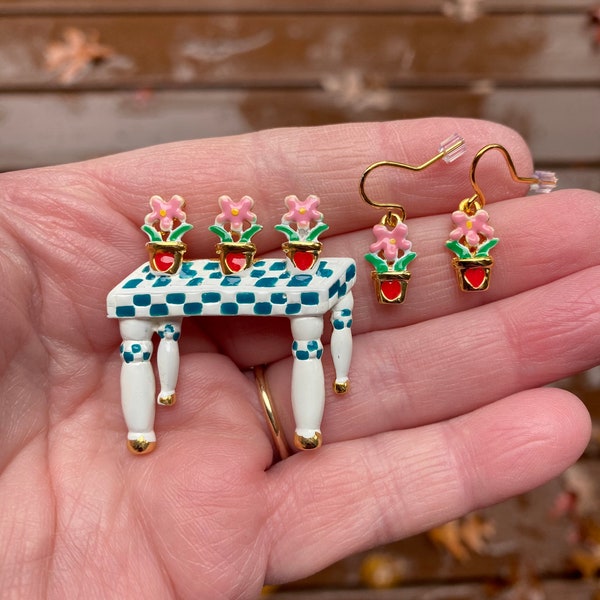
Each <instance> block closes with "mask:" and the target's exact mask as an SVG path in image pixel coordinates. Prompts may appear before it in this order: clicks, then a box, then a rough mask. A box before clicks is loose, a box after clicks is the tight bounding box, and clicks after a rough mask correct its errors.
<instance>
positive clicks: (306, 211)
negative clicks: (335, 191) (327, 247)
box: [275, 194, 329, 271]
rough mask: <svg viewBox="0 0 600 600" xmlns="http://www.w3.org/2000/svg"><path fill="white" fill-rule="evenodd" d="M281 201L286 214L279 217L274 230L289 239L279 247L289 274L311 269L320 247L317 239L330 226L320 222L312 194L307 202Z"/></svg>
mask: <svg viewBox="0 0 600 600" xmlns="http://www.w3.org/2000/svg"><path fill="white" fill-rule="evenodd" d="M284 202H285V205H286V206H287V208H288V212H286V213H285V214H284V215H283V217H282V218H281V224H280V225H275V229H277V231H281V232H282V233H284V234H285V235H286V236H287V238H288V240H287V242H284V243H283V244H282V246H281V248H282V249H283V251H284V252H285V255H286V256H287V258H288V261H289V263H288V266H289V268H290V270H292V271H309V270H311V269H314V268H315V267H316V266H317V263H318V261H319V256H320V254H321V249H322V248H323V244H322V243H321V242H319V240H318V237H319V235H320V234H321V233H323V232H324V231H327V229H329V225H327V224H326V223H324V222H323V214H322V213H320V212H319V211H318V210H317V207H318V206H319V202H320V200H319V198H318V196H315V195H313V194H311V195H310V196H307V198H306V200H299V199H298V196H287V197H286V198H285V200H284Z"/></svg>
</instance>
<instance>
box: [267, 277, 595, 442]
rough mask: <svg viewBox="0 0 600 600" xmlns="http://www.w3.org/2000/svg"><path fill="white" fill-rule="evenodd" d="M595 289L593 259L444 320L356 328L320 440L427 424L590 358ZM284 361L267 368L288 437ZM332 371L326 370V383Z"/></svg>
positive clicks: (584, 364) (585, 364)
mask: <svg viewBox="0 0 600 600" xmlns="http://www.w3.org/2000/svg"><path fill="white" fill-rule="evenodd" d="M599 289H600V267H594V268H592V269H589V270H586V271H583V272H581V273H577V274H574V275H570V276H569V277H567V278H564V279H560V280H558V281H556V282H553V283H551V284H548V285H546V286H542V287H539V288H536V289H534V290H531V291H529V292H526V293H523V294H520V295H519V296H515V297H512V298H509V299H506V300H503V301H500V302H496V303H493V304H490V305H486V306H482V307H479V308H474V309H470V310H467V311H464V312H462V313H458V314H455V315H451V316H448V317H444V318H443V319H435V320H432V321H429V322H426V323H421V324H415V325H411V326H408V327H405V328H402V329H398V330H390V331H380V332H373V333H370V334H364V335H362V336H359V337H358V338H357V339H356V340H355V343H354V353H353V354H354V358H353V365H352V369H351V372H350V377H351V389H350V391H349V392H348V393H347V394H346V395H344V396H335V395H334V394H332V393H330V395H329V396H328V398H327V401H326V405H325V414H324V419H323V424H322V431H323V435H324V439H325V441H326V442H333V441H338V440H347V439H355V438H357V437H363V436H367V435H372V434H375V433H379V432H383V431H389V430H391V429H399V428H407V427H413V426H417V425H422V424H425V423H433V422H436V421H439V420H441V419H445V418H449V417H452V416H456V415H460V414H462V413H465V412H467V411H470V410H473V409H474V408H476V407H480V406H483V405H484V404H487V403H489V402H492V401H494V400H496V399H498V398H501V397H503V396H506V395H508V394H512V393H515V392H517V391H519V390H522V389H526V388H530V387H534V386H539V385H545V384H548V383H551V382H553V381H557V380H558V379H561V378H563V377H567V376H569V375H572V374H574V373H577V372H580V371H582V370H584V369H587V368H590V367H592V366H594V365H595V364H597V363H598V359H599V358H600V357H599V354H598V348H597V341H596V340H597V331H598V328H599V327H600V311H599V310H598V307H599V304H600V293H599V292H598V290H599ZM290 363H291V359H288V361H286V362H283V361H282V362H281V363H278V364H276V365H273V366H271V367H270V368H269V369H268V371H267V377H268V379H269V384H270V387H271V390H272V394H273V398H274V401H275V402H276V404H277V408H278V411H279V414H280V417H281V419H282V422H283V423H284V428H285V430H286V432H287V435H288V437H289V436H293V430H294V423H293V421H294V420H293V416H292V414H291V400H290V370H291V364H290ZM333 377H334V375H333V372H332V370H331V369H330V368H327V369H326V381H333ZM290 439H291V438H290Z"/></svg>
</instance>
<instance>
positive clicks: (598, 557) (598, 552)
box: [569, 547, 600, 579]
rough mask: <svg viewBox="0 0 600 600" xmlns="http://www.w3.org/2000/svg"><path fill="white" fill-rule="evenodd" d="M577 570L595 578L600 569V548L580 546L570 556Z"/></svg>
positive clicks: (590, 577)
mask: <svg viewBox="0 0 600 600" xmlns="http://www.w3.org/2000/svg"><path fill="white" fill-rule="evenodd" d="M569 559H570V561H571V562H572V563H573V566H574V567H575V568H576V569H577V571H578V572H579V573H580V574H581V575H582V576H583V577H585V578H586V579H593V578H594V577H595V576H596V574H597V573H598V571H599V570H600V548H599V547H596V548H590V549H587V548H580V549H577V550H574V551H573V552H572V553H571V555H570V556H569Z"/></svg>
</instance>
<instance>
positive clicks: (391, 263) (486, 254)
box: [359, 134, 557, 304]
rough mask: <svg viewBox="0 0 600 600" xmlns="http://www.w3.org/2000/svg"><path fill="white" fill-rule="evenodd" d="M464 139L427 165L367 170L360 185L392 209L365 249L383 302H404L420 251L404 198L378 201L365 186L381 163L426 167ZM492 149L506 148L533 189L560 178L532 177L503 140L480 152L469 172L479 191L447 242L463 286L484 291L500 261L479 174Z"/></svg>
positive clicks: (457, 148) (462, 208)
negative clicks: (410, 237) (411, 266)
mask: <svg viewBox="0 0 600 600" xmlns="http://www.w3.org/2000/svg"><path fill="white" fill-rule="evenodd" d="M464 144H465V142H464V140H463V138H461V137H460V136H459V135H456V134H454V135H452V136H451V137H449V138H448V139H447V140H444V141H443V142H442V143H441V144H440V146H439V148H438V153H437V154H436V155H435V156H433V157H432V158H430V159H429V160H427V161H426V162H424V163H423V164H421V165H409V164H406V163H400V162H395V161H387V160H386V161H379V162H376V163H373V164H372V165H370V166H369V167H367V169H366V170H365V171H364V173H363V175H362V177H361V180H360V186H359V191H360V194H361V196H362V198H363V200H364V201H365V202H367V203H368V204H370V205H371V206H374V207H376V208H384V209H386V210H387V212H386V214H385V216H384V217H383V218H382V219H381V221H380V222H379V223H378V224H377V225H375V226H374V227H373V234H374V236H375V242H373V243H372V244H371V246H370V248H369V250H370V252H369V253H368V254H366V255H365V259H366V260H367V261H369V262H370V263H371V264H372V265H373V267H374V270H373V271H371V278H372V279H373V282H374V285H375V293H376V295H377V299H378V301H379V302H380V303H382V304H399V303H402V302H404V299H405V297H406V289H407V286H408V281H409V280H410V277H411V273H410V272H409V271H408V265H409V263H411V262H412V261H413V260H414V259H415V258H416V257H417V254H416V252H414V251H413V249H412V243H411V242H410V241H409V240H408V239H407V233H408V227H407V225H406V223H405V220H406V211H405V210H404V208H403V207H402V206H401V205H400V204H392V203H381V202H375V201H373V200H372V199H371V198H370V197H369V196H368V195H367V193H366V191H365V183H366V180H367V177H368V176H369V174H370V173H372V172H373V171H374V170H375V169H378V168H380V167H384V166H385V167H397V168H401V169H408V170H410V171H422V170H423V169H426V168H427V167H429V166H431V165H432V164H434V163H436V162H437V161H438V160H440V159H441V160H443V161H444V162H446V163H451V162H453V161H454V160H456V159H457V158H459V157H460V156H462V155H463V154H464V152H465V146H464ZM491 150H497V151H499V152H500V153H501V154H502V156H503V158H504V160H505V161H506V164H507V166H508V170H509V173H510V175H511V177H512V179H513V180H514V181H516V182H520V183H528V184H529V185H530V186H531V187H530V189H531V191H534V192H537V193H547V192H550V191H551V190H552V189H554V187H556V183H557V179H556V177H555V175H554V173H551V172H547V171H536V172H535V173H534V174H533V176H531V177H521V176H519V175H518V174H517V172H516V168H515V165H514V163H513V160H512V158H511V156H510V154H509V152H508V151H507V150H506V148H504V146H501V145H500V144H488V145H487V146H484V147H483V148H481V149H480V150H479V151H478V152H477V154H476V155H475V157H474V158H473V161H472V163H471V168H470V174H469V176H470V181H471V186H472V187H473V191H474V194H473V195H472V196H470V197H469V198H465V199H464V200H462V201H461V202H460V203H459V205H458V210H455V211H454V212H453V213H452V222H453V225H454V229H452V231H451V232H450V234H449V239H448V240H447V241H446V246H447V248H448V249H449V250H450V251H451V252H453V253H454V255H455V256H454V257H453V259H452V265H453V267H454V270H455V273H456V277H457V281H458V285H459V287H460V289H461V290H462V291H463V292H480V291H485V290H487V289H488V287H489V285H490V276H491V269H492V265H493V264H494V259H493V258H492V257H491V256H490V251H491V250H492V248H494V246H496V244H497V243H498V242H499V238H498V237H495V234H494V230H493V228H492V227H491V226H490V225H489V224H488V221H489V214H488V213H487V211H485V210H484V206H485V196H484V194H483V191H482V189H481V187H480V186H479V184H478V183H477V181H476V177H475V174H476V169H477V165H478V164H479V161H480V160H481V158H482V157H483V156H484V155H485V154H486V153H487V152H489V151H491Z"/></svg>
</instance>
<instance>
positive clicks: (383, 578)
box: [360, 552, 408, 589]
mask: <svg viewBox="0 0 600 600" xmlns="http://www.w3.org/2000/svg"><path fill="white" fill-rule="evenodd" d="M407 573H408V562H407V561H406V560H405V559H404V558H402V557H400V556H394V555H392V554H387V553H384V552H372V553H371V554H368V555H367V556H366V557H365V559H364V560H363V561H362V563H361V565H360V578H361V580H362V581H363V582H364V584H365V585H366V586H367V587H370V588H373V589H387V588H392V587H396V586H397V585H398V584H399V583H400V582H401V581H403V580H404V579H406V576H407Z"/></svg>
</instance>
